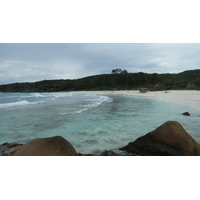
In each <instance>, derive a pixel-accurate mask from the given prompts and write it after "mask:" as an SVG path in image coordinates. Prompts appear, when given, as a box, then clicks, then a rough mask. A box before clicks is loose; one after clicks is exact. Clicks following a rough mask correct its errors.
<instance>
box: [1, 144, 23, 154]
mask: <svg viewBox="0 0 200 200" xmlns="http://www.w3.org/2000/svg"><path fill="white" fill-rule="evenodd" d="M21 146H22V145H18V146H15V147H12V148H10V149H9V150H7V151H3V153H2V156H12V155H13V153H14V152H15V151H17V149H19V148H20V147H21Z"/></svg>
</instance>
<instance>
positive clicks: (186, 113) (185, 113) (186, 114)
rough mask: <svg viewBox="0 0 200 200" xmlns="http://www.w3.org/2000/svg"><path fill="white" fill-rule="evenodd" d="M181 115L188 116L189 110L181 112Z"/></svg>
mask: <svg viewBox="0 0 200 200" xmlns="http://www.w3.org/2000/svg"><path fill="white" fill-rule="evenodd" d="M182 115H185V116H190V113H189V112H184V113H182Z"/></svg>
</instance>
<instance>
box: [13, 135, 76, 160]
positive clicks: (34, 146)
mask: <svg viewBox="0 0 200 200" xmlns="http://www.w3.org/2000/svg"><path fill="white" fill-rule="evenodd" d="M77 155H78V154H77V152H76V150H75V149H74V147H73V146H72V145H71V144H70V143H69V142H68V141H67V140H66V139H64V138H63V137H61V136H55V137H50V138H37V139H34V140H31V141H30V142H28V143H26V144H24V145H22V146H21V147H20V148H19V149H18V150H17V151H16V152H15V153H14V154H13V156H77Z"/></svg>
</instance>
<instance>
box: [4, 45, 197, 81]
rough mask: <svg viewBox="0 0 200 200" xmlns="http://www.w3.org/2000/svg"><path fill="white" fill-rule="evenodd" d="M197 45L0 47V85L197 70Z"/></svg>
mask: <svg viewBox="0 0 200 200" xmlns="http://www.w3.org/2000/svg"><path fill="white" fill-rule="evenodd" d="M199 55H200V45H199V44H159V43H158V44H151V43H149V44H143V43H134V44H129V43H128V44H123V43H119V44H112V43H111V44H107V43H105V44H101V43H97V44H95V43H88V44H85V43H79V44H76V43H75V44H72V43H67V44H65V43H62V44H54V43H52V44H49V43H48V44H40V43H39V44H34V43H30V44H29V43H27V44H26V43H25V44H0V84H3V83H9V82H22V81H23V82H24V81H29V82H31V81H38V80H43V79H75V78H81V77H85V76H89V75H95V74H103V73H110V72H111V70H112V69H115V68H122V69H126V70H127V71H128V72H139V71H142V72H148V73H155V72H157V73H177V72H181V71H184V70H189V69H198V68H199V62H200V58H199Z"/></svg>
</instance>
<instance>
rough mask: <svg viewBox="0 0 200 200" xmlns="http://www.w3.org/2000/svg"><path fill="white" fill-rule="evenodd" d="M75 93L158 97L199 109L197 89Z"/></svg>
mask: <svg viewBox="0 0 200 200" xmlns="http://www.w3.org/2000/svg"><path fill="white" fill-rule="evenodd" d="M77 93H90V94H115V95H128V96H137V97H144V98H153V99H159V100H163V101H167V102H171V103H175V104H179V105H185V106H189V107H193V108H195V109H198V110H200V91H197V90H172V91H156V92H152V91H150V92H147V93H140V92H139V91H138V90H121V91H81V92H77Z"/></svg>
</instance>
